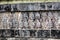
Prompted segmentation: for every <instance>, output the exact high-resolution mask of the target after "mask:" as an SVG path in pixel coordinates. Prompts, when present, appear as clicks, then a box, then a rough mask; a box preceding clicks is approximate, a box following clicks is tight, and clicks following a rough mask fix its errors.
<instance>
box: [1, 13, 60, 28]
mask: <svg viewBox="0 0 60 40" xmlns="http://www.w3.org/2000/svg"><path fill="white" fill-rule="evenodd" d="M0 15H1V16H0V25H1V27H2V26H3V28H11V27H14V28H19V29H20V28H31V29H33V28H43V29H51V28H60V27H59V26H60V16H59V13H58V12H16V13H1V14H0Z"/></svg>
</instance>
